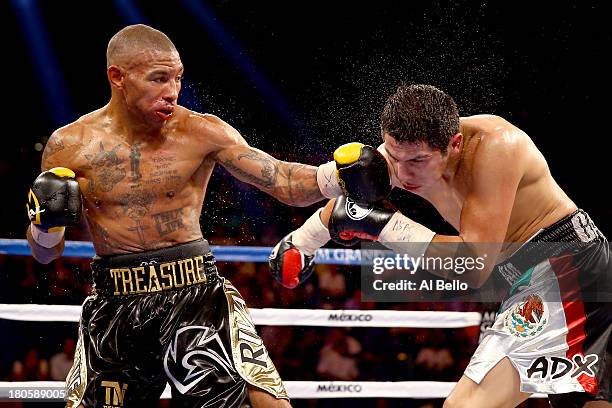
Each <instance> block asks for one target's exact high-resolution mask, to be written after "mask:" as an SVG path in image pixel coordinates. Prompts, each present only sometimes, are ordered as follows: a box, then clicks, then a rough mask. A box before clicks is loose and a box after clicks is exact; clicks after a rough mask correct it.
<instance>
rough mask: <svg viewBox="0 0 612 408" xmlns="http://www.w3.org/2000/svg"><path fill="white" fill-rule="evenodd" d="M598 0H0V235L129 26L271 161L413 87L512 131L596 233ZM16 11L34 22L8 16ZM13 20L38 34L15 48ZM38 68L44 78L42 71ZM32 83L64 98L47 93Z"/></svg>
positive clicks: (352, 135)
mask: <svg viewBox="0 0 612 408" xmlns="http://www.w3.org/2000/svg"><path fill="white" fill-rule="evenodd" d="M603 3H604V2H589V1H557V2H531V1H514V2H494V1H478V2H450V1H410V2H375V3H374V4H371V3H359V2H349V1H339V2H317V1H309V2H229V1H220V2H208V3H204V2H202V1H191V0H184V1H166V2H151V1H142V2H138V1H130V2H125V1H118V0H117V1H111V2H109V1H98V2H92V1H91V2H90V1H88V2H69V1H68V2H52V1H38V2H37V1H33V0H29V1H28V0H20V1H18V0H13V1H5V2H2V3H1V7H2V9H0V15H1V16H2V17H1V19H2V26H3V28H4V33H5V34H4V41H3V45H4V47H3V55H4V57H3V63H2V64H1V66H2V78H3V81H2V96H3V98H2V99H3V101H2V103H3V105H4V106H5V108H4V109H3V110H4V114H5V115H4V120H3V124H4V126H3V128H4V137H3V143H2V144H3V146H2V149H1V152H0V174H1V175H2V177H3V180H5V183H6V184H5V187H4V188H5V194H4V196H5V200H3V202H2V205H1V206H0V211H1V213H0V216H1V219H2V220H3V221H2V223H1V226H0V233H1V235H2V236H4V237H21V236H22V235H23V229H24V228H25V226H26V220H25V217H21V214H22V213H23V207H24V206H23V201H24V197H25V192H26V191H27V185H28V184H29V183H30V182H31V179H32V178H33V177H35V176H36V174H37V173H38V171H39V161H40V156H41V152H40V151H36V150H35V146H34V145H35V143H37V142H40V143H42V144H44V142H45V141H46V137H48V135H49V134H50V133H51V132H52V131H53V130H54V129H55V128H57V127H59V126H61V125H63V124H65V123H68V122H69V121H72V120H74V119H76V118H77V117H78V116H80V115H83V114H85V113H87V112H90V111H91V110H94V109H96V108H98V107H101V106H103V105H104V104H105V103H106V102H107V101H108V98H109V96H110V92H109V87H108V84H107V80H106V77H105V50H106V43H107V41H108V39H109V38H110V37H111V36H112V35H113V34H114V33H115V32H116V31H118V30H119V29H120V28H122V27H123V26H124V25H126V24H127V23H134V22H145V23H148V24H151V25H153V26H154V27H156V28H159V29H161V30H162V31H164V32H166V33H167V34H168V35H169V36H170V37H171V38H172V39H173V41H174V42H175V43H176V45H177V47H178V49H179V51H180V52H181V56H182V59H183V62H184V64H185V67H186V79H187V84H186V86H185V89H184V90H183V95H182V98H181V99H180V102H181V103H183V104H185V105H186V106H188V107H192V108H194V109H197V110H200V111H203V112H210V113H214V114H217V115H219V116H220V117H221V118H223V119H224V120H226V121H228V122H229V123H230V124H232V125H233V126H234V127H236V128H237V129H238V130H240V131H241V132H242V134H243V135H244V136H245V137H246V139H247V140H248V141H249V142H250V143H251V144H252V145H254V146H256V147H258V148H262V149H264V150H267V151H269V152H271V153H273V154H275V155H276V156H277V157H279V158H283V159H300V160H302V161H306V162H309V163H312V164H318V163H320V162H322V161H324V160H329V158H330V156H331V152H332V151H333V149H334V147H335V146H338V145H339V144H341V143H345V142H348V141H353V140H359V141H363V142H370V143H373V144H374V143H379V140H380V136H379V129H378V124H377V120H378V116H379V113H380V111H381V107H382V105H383V104H384V101H385V98H386V97H387V96H388V95H389V94H390V93H391V92H392V91H393V89H394V87H395V86H396V85H397V84H398V83H399V82H400V81H406V82H414V83H429V84H433V85H436V86H438V87H440V88H441V89H443V90H445V91H447V92H448V93H450V94H451V95H452V96H453V97H454V98H455V99H456V101H457V103H458V104H459V107H460V111H461V114H462V115H470V114H477V113H492V114H498V115H501V116H503V117H505V118H507V119H508V120H510V121H512V122H513V123H515V124H516V125H518V126H519V127H521V128H522V129H523V130H525V131H526V132H527V133H528V134H529V135H530V136H531V137H532V138H533V139H534V141H535V143H536V144H537V145H538V146H539V148H540V149H541V150H542V152H543V153H544V155H545V156H546V157H547V159H548V162H549V165H550V167H551V168H552V171H553V175H554V176H555V178H556V179H557V181H558V182H559V184H560V185H561V186H562V187H563V188H564V189H565V190H566V191H567V193H568V194H569V195H570V197H572V198H573V199H574V200H575V201H576V203H577V204H578V205H579V206H580V207H582V208H585V209H586V210H587V211H589V212H590V213H591V215H592V216H593V218H594V219H595V221H596V222H597V223H598V224H599V225H600V227H601V228H602V229H603V230H604V231H609V230H610V227H611V226H612V220H610V215H611V207H610V206H609V205H608V203H607V201H606V200H605V199H604V197H605V196H606V193H607V189H608V182H607V180H606V176H607V173H608V166H609V162H610V161H609V160H608V155H609V146H610V143H609V138H610V131H609V128H608V126H607V125H608V123H609V116H610V114H609V101H608V95H609V93H610V80H609V76H610V70H609V65H607V64H606V63H605V62H604V61H605V60H606V59H607V58H606V57H607V54H609V52H610V49H611V45H612V44H611V32H610V29H609V19H610V14H609V13H608V10H607V9H606V8H605V7H604V6H603ZM24 10H29V11H27V13H25V12H24ZM32 10H34V11H33V12H32ZM32 13H34V15H36V14H37V15H38V17H39V18H38V19H37V20H36V19H34V20H33V19H32V18H31V16H30V17H26V18H24V17H23V16H24V15H26V16H27V15H29V14H32ZM25 21H27V24H24V22H25ZM28 24H29V25H32V24H35V25H36V26H38V28H39V29H40V30H41V32H42V33H43V34H44V37H45V38H46V41H44V42H42V44H41V41H34V42H28V41H26V40H25V38H27V34H26V31H24V26H27V25H28ZM215 30H217V31H215ZM219 30H220V31H221V32H222V33H221V34H219ZM33 43H34V44H36V45H35V46H33V45H32V44H33ZM45 43H46V44H45ZM37 47H38V48H40V47H43V48H45V49H46V50H47V52H48V55H50V56H51V57H52V58H53V59H54V64H53V63H51V64H50V63H49V61H48V60H47V59H44V58H40V56H37V55H36V54H35V52H34V51H33V50H34V49H36V48H37ZM53 65H55V66H56V67H57V71H56V72H57V74H56V75H55V76H53V74H46V75H47V76H46V77H45V74H44V73H45V72H46V71H48V70H49V67H50V66H53ZM41 72H42V73H43V74H41ZM49 79H51V81H50V80H49ZM50 82H51V84H50ZM45 83H46V86H45V85H44V84H45ZM48 85H51V86H55V87H56V89H59V91H57V92H56V95H57V94H58V93H60V94H61V93H63V95H64V96H65V98H54V97H53V95H52V96H49V95H48V92H45V89H46V88H48ZM54 112H55V113H54ZM218 173H221V174H224V172H223V171H218ZM593 181H597V182H593ZM214 187H215V186H214V185H213V186H212V193H213V194H214ZM247 190H248V189H247ZM209 197H210V194H209ZM262 200H265V199H264V198H263V196H262ZM255 201H257V200H255ZM204 217H205V218H204V219H203V220H204V221H205V223H215V222H218V221H217V220H215V219H213V218H206V214H205V216H204Z"/></svg>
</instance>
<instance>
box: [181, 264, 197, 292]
mask: <svg viewBox="0 0 612 408" xmlns="http://www.w3.org/2000/svg"><path fill="white" fill-rule="evenodd" d="M183 262H184V263H185V276H186V277H187V282H188V285H193V284H194V283H197V282H198V280H197V278H196V275H195V268H194V267H193V259H191V258H187V259H185V260H184V261H183ZM189 275H191V279H189Z"/></svg>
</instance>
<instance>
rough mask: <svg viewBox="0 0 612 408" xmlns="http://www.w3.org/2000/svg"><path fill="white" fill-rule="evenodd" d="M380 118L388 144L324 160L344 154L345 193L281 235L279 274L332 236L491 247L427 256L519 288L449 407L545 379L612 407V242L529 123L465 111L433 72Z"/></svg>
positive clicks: (562, 399)
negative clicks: (407, 212) (443, 230)
mask: <svg viewBox="0 0 612 408" xmlns="http://www.w3.org/2000/svg"><path fill="white" fill-rule="evenodd" d="M381 130H382V136H383V140H384V143H383V144H382V145H381V146H380V147H379V148H378V151H377V149H374V148H372V147H369V146H364V145H362V144H358V143H351V144H348V145H344V146H341V147H340V148H338V149H337V150H336V152H335V153H334V158H335V163H334V162H330V163H328V164H326V165H323V166H329V167H334V168H336V167H337V170H338V175H339V180H338V185H339V186H340V187H341V188H342V189H343V190H344V192H345V194H346V196H347V197H341V198H339V199H337V200H332V201H330V202H329V203H328V205H327V206H326V207H325V208H324V209H323V210H322V211H321V210H319V211H318V212H317V213H316V214H314V215H313V216H312V217H311V218H309V219H308V220H307V221H306V223H305V224H304V225H303V226H301V227H300V228H298V229H297V230H296V231H294V232H292V233H290V234H289V235H287V237H285V238H284V239H283V240H281V242H279V244H278V245H277V246H276V247H275V250H274V251H273V253H272V256H271V259H270V266H271V269H272V272H273V274H274V276H275V277H276V278H277V279H278V280H279V281H280V282H281V283H282V284H283V285H285V286H288V287H294V286H296V285H297V284H298V283H299V282H301V281H303V280H304V279H306V278H307V277H308V275H309V273H310V270H311V269H312V267H311V265H312V262H311V261H312V255H313V254H314V251H315V250H316V249H317V248H318V247H320V246H322V245H324V244H325V243H326V242H327V241H328V240H329V239H330V237H333V238H334V240H335V241H336V242H340V243H344V244H346V243H348V244H355V243H356V242H358V241H359V240H360V239H369V240H377V241H379V242H380V243H382V244H383V245H385V246H387V247H389V248H390V249H393V250H395V251H396V252H398V253H406V252H408V253H409V254H410V255H412V256H421V255H423V253H425V255H426V256H436V257H442V258H444V257H449V256H450V257H455V256H463V255H468V256H471V257H473V258H474V259H475V258H476V257H480V259H482V260H484V262H483V263H482V267H478V268H474V269H472V270H471V271H469V272H465V273H461V274H460V273H455V272H454V271H453V270H450V271H449V270H429V271H430V272H432V273H437V274H439V275H440V276H442V277H444V278H451V279H456V280H460V281H463V282H466V283H468V284H469V285H471V286H473V287H480V286H482V285H483V284H484V282H485V281H486V280H487V279H488V278H489V276H490V275H491V273H494V274H496V275H499V276H501V277H503V278H504V279H505V280H506V281H507V283H508V288H509V291H508V295H507V297H506V298H505V299H504V301H503V303H502V306H501V309H500V313H498V315H497V319H496V321H495V323H494V325H493V326H492V327H491V328H489V329H488V330H487V331H486V333H485V334H484V337H483V340H482V342H481V343H480V345H479V347H478V349H477V350H476V353H475V354H474V356H473V357H472V360H471V361H470V363H469V365H468V367H467V368H466V370H465V373H464V375H463V377H462V378H461V379H460V380H459V382H458V383H457V385H456V386H455V388H454V389H453V391H452V392H451V394H450V396H449V397H448V399H447V400H446V401H445V403H444V407H445V408H453V407H487V408H494V407H514V406H517V405H518V404H520V403H521V402H522V401H524V400H525V399H527V398H528V397H529V395H530V394H531V393H534V392H541V393H546V394H549V400H550V402H551V405H552V406H554V407H559V408H566V407H582V406H584V407H587V408H595V407H610V404H609V402H608V401H609V399H610V378H611V376H610V374H611V372H612V355H611V347H612V345H611V343H610V337H611V336H612V307H611V306H612V303H611V302H610V295H611V294H612V253H611V252H610V248H609V245H608V241H607V240H606V238H605V236H604V235H603V234H602V233H601V232H600V231H599V229H598V228H597V227H596V226H595V224H594V223H593V221H592V220H591V219H590V217H589V216H588V215H587V214H586V212H584V211H582V210H579V209H578V208H577V207H576V205H575V204H574V202H573V201H572V200H571V199H570V198H569V197H568V196H567V195H566V194H565V192H564V191H563V190H562V189H561V188H560V187H559V185H558V184H557V183H556V182H555V180H554V179H553V177H552V175H551V173H550V170H549V168H548V165H547V163H546V160H545V159H544V157H543V156H542V154H541V153H540V151H539V150H538V149H537V147H536V146H535V144H534V143H533V141H532V140H531V139H530V138H529V136H527V134H525V133H524V132H523V131H521V130H520V129H518V128H517V127H516V126H514V125H512V124H511V123H509V122H507V121H506V120H504V119H502V118H500V117H497V116H493V115H477V116H471V117H462V118H460V117H459V113H458V109H457V106H456V104H455V102H454V101H453V99H452V98H451V97H450V96H449V95H447V94H445V93H444V92H442V91H440V90H438V89H436V88H435V87H432V86H428V85H410V86H407V85H402V86H400V87H399V88H398V89H397V91H396V93H395V94H393V95H391V96H390V97H389V99H388V100H387V102H386V105H385V108H384V110H383V113H382V118H381ZM383 158H384V160H383ZM385 162H386V163H385ZM374 167H382V169H383V170H381V169H380V168H374ZM389 186H392V187H397V188H402V189H404V190H407V191H410V192H412V193H414V194H417V195H419V196H421V197H423V198H425V199H426V200H428V201H429V202H430V203H431V204H432V205H433V206H434V207H435V208H436V209H437V210H438V212H439V213H440V214H441V215H442V216H443V217H444V219H446V220H447V221H448V222H449V223H450V224H451V225H452V226H453V227H455V229H456V230H457V231H458V234H457V235H442V234H436V233H435V232H433V231H431V230H430V229H429V228H427V227H425V226H424V225H421V224H419V223H418V222H415V221H414V220H412V219H410V218H408V217H406V216H404V215H403V214H401V213H400V212H397V211H396V212H393V211H389V210H387V209H385V208H382V206H380V205H378V204H373V203H375V202H377V201H378V200H380V199H382V198H384V196H385V195H386V194H387V193H388V192H389ZM327 227H329V230H327ZM417 243H418V244H419V245H415V244H417ZM458 249H460V251H459V252H458ZM411 251H415V252H412V253H411ZM445 251H446V252H445ZM301 260H305V261H301Z"/></svg>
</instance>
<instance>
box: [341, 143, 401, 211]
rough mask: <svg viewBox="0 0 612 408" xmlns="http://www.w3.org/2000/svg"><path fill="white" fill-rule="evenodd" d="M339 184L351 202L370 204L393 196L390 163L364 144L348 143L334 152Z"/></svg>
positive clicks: (379, 153) (374, 149) (375, 150)
mask: <svg viewBox="0 0 612 408" xmlns="http://www.w3.org/2000/svg"><path fill="white" fill-rule="evenodd" d="M334 161H335V162H336V168H337V176H338V183H339V184H340V187H341V188H342V191H343V192H344V195H346V196H347V197H348V198H350V199H352V200H353V201H356V202H358V203H361V204H369V203H374V202H377V201H380V200H382V199H384V198H386V197H387V196H388V195H389V193H390V192H391V177H390V175H389V167H388V164H387V160H386V159H385V157H384V156H383V155H382V153H381V152H379V151H378V150H377V149H376V148H374V147H372V146H368V145H364V144H362V143H347V144H345V145H342V146H340V147H338V148H337V149H336V151H335V152H334Z"/></svg>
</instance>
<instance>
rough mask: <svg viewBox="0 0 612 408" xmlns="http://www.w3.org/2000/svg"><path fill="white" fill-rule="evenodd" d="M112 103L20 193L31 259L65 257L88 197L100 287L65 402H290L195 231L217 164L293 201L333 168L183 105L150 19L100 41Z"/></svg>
mask: <svg viewBox="0 0 612 408" xmlns="http://www.w3.org/2000/svg"><path fill="white" fill-rule="evenodd" d="M106 57H107V77H108V81H109V83H110V86H111V98H110V102H109V103H108V104H107V105H106V106H104V107H102V108H100V109H98V110H96V111H94V112H91V113H89V114H87V115H84V116H83V117H81V118H79V119H78V120H77V121H75V122H73V123H71V124H69V125H67V126H65V127H62V128H60V129H58V130H56V131H55V132H54V133H53V134H52V135H51V138H50V139H49V141H48V143H47V145H46V147H45V150H44V153H43V159H42V170H43V173H42V174H41V175H40V176H39V177H38V178H37V179H36V181H35V183H34V185H33V187H32V190H31V192H30V194H29V196H28V214H29V217H30V220H31V225H30V227H29V228H28V231H27V237H28V241H29V243H30V245H31V247H32V254H33V256H34V257H35V258H36V259H37V260H38V261H40V262H43V263H48V262H50V261H52V260H53V259H56V258H57V257H59V256H60V255H61V254H62V251H63V245H64V227H65V226H67V225H75V224H77V223H78V222H79V218H80V210H81V196H82V203H83V207H84V209H85V215H86V219H87V222H88V225H89V228H90V231H91V235H92V238H93V243H94V247H95V250H96V254H97V256H96V258H95V259H94V261H93V263H92V269H93V275H94V283H95V290H94V293H93V295H92V296H90V297H88V298H87V299H86V300H85V303H84V304H83V311H82V315H81V322H80V329H79V340H78V347H77V352H76V356H75V363H74V366H73V369H72V371H71V372H70V374H69V376H68V378H67V387H68V404H67V406H68V407H77V406H84V407H98V408H101V407H126V408H129V407H136V406H138V407H141V406H147V407H148V406H152V404H154V403H156V401H157V400H158V399H159V396H160V395H161V393H162V391H163V389H164V385H165V383H166V382H168V383H169V384H170V386H171V388H172V395H173V400H174V402H175V403H176V404H177V406H184V407H196V406H197V407H242V406H248V404H249V401H250V404H251V405H252V406H254V407H277V406H278V407H280V406H289V402H288V401H287V399H288V397H287V393H286V391H285V388H284V386H283V384H282V381H281V379H280V377H279V375H278V373H277V371H276V369H275V367H274V365H273V363H272V361H271V360H270V358H269V357H268V353H267V351H266V348H265V346H264V345H263V343H262V341H261V338H260V337H259V336H258V335H257V332H256V331H255V328H254V326H253V322H252V320H251V317H250V314H249V312H248V309H247V307H246V305H245V302H244V300H243V299H242V297H241V296H240V294H239V293H238V291H237V290H236V289H235V288H234V287H233V286H232V285H231V284H230V283H229V281H227V280H226V279H224V278H222V277H220V276H219V274H218V273H217V269H216V267H215V262H214V257H213V255H212V254H211V253H210V250H209V247H208V244H207V242H206V241H205V240H204V239H203V238H202V232H201V230H200V223H199V220H200V214H201V211H202V205H203V201H204V195H205V192H206V187H207V184H208V181H209V179H210V177H211V174H212V171H213V168H214V166H215V164H217V163H218V164H221V165H222V166H224V167H225V168H226V169H227V170H228V171H229V172H230V173H231V174H232V175H234V176H235V177H237V178H238V179H240V180H242V181H245V182H248V183H250V184H252V185H254V186H256V187H258V188H259V189H261V190H263V191H265V192H267V193H269V194H270V195H272V196H273V197H275V198H277V199H278V200H280V201H282V202H284V203H287V204H289V205H296V206H305V205H310V204H312V203H314V202H317V201H319V200H321V199H322V198H323V196H324V195H325V196H328V197H331V196H332V195H330V194H331V193H330V192H329V191H327V190H326V189H327V187H326V180H329V178H330V177H329V174H326V173H322V171H321V169H317V168H316V167H312V166H307V165H302V164H298V163H288V162H282V161H280V160H276V159H275V158H273V157H271V156H270V155H268V154H266V153H264V152H262V151H260V150H258V149H255V148H252V147H250V146H249V145H248V144H247V142H246V141H245V140H244V139H243V137H242V136H241V135H240V134H239V133H238V132H237V131H236V130H235V129H234V128H232V127H231V126H230V125H228V124H227V123H225V122H224V121H222V120H221V119H219V118H217V117H215V116H212V115H206V114H200V113H197V112H193V111H190V110H188V109H186V108H184V107H182V106H180V105H178V104H177V99H178V96H179V91H180V89H181V77H182V75H183V65H182V63H181V60H180V57H179V54H178V52H177V50H176V48H175V46H174V44H173V43H172V42H171V41H170V39H169V38H168V37H167V36H166V35H165V34H163V33H162V32H160V31H157V30H155V29H152V28H151V27H148V26H145V25H135V26H129V27H126V28H124V29H122V30H121V31H119V32H118V33H117V34H115V35H114V36H113V37H112V39H111V40H110V42H109V43H108V48H107V54H106Z"/></svg>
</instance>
